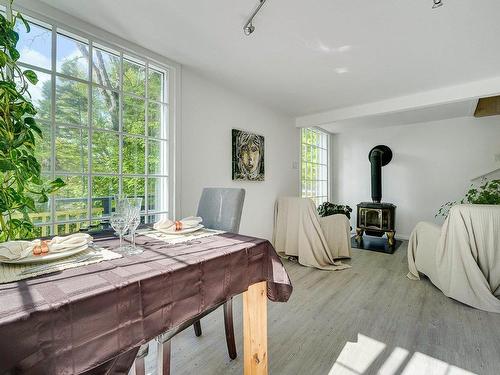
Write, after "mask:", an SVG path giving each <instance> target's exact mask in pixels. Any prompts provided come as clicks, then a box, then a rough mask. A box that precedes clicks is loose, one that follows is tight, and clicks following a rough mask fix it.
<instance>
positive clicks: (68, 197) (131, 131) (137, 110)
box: [17, 17, 169, 235]
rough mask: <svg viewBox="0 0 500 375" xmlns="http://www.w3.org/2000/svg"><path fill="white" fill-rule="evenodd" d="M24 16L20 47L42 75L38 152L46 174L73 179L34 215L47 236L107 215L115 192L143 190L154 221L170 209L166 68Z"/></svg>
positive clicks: (37, 100)
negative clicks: (41, 131)
mask: <svg viewBox="0 0 500 375" xmlns="http://www.w3.org/2000/svg"><path fill="white" fill-rule="evenodd" d="M26 18H27V19H28V20H29V23H30V26H31V32H29V33H26V29H25V28H24V27H23V25H22V24H19V25H18V28H17V29H18V32H19V36H20V39H19V43H18V50H19V51H20V53H21V57H20V60H19V61H20V64H21V65H22V66H23V67H25V68H29V69H32V70H34V71H35V72H36V73H37V75H38V78H39V82H38V84H37V85H36V86H31V87H30V90H29V91H30V93H31V96H32V101H33V104H34V105H35V107H36V108H37V110H38V114H37V121H38V123H39V125H40V126H41V128H42V129H43V133H44V139H43V141H39V144H38V147H37V154H38V155H37V157H38V159H39V160H40V161H41V164H42V173H43V175H44V176H45V177H46V178H47V179H49V178H50V179H54V178H57V177H61V178H62V179H63V180H64V181H65V182H66V183H67V186H65V187H64V188H62V189H61V190H60V191H58V192H57V193H56V194H55V196H54V197H52V198H51V199H50V201H49V202H48V203H46V204H43V205H39V207H38V211H39V213H37V214H33V215H32V219H33V221H34V223H35V224H36V225H37V226H39V227H40V228H41V229H40V232H41V234H43V235H47V234H60V233H68V232H73V231H76V230H78V229H79V228H80V226H81V225H82V224H83V223H85V224H88V223H90V222H96V221H100V220H101V219H102V218H103V217H106V216H107V215H109V213H110V210H111V202H112V198H113V196H114V194H117V193H124V194H126V195H129V196H137V197H143V211H142V214H143V217H144V221H146V222H148V221H152V220H155V219H156V218H157V217H158V216H163V215H166V214H168V209H169V205H168V185H169V182H168V149H169V143H168V134H169V129H168V69H167V68H165V67H161V66H159V65H158V64H155V63H153V62H151V61H149V60H148V59H146V58H144V57H139V56H133V55H132V54H130V53H127V52H125V51H123V50H121V49H119V48H113V46H110V45H103V44H100V43H99V42H97V41H94V40H90V39H87V38H85V37H81V36H79V35H75V34H72V33H70V32H67V31H65V30H64V29H60V28H58V27H56V26H55V25H50V24H46V23H43V22H41V21H38V20H36V19H33V18H30V17H26Z"/></svg>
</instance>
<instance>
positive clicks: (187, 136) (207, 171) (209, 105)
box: [180, 68, 299, 239]
mask: <svg viewBox="0 0 500 375" xmlns="http://www.w3.org/2000/svg"><path fill="white" fill-rule="evenodd" d="M232 128H238V129H244V130H249V131H253V132H255V133H258V134H261V135H263V136H264V137H265V181H264V182H242V181H232V179H231V129H232ZM181 139H182V140H181V161H180V163H181V164H180V174H181V178H182V180H181V189H180V194H181V211H182V214H183V216H185V215H191V214H195V213H196V208H197V205H198V200H199V198H200V194H201V190H202V188H203V187H238V188H240V187H241V188H244V189H246V198H245V205H244V208H243V217H242V220H241V227H240V233H242V234H248V235H253V236H258V237H263V238H266V239H271V237H272V231H273V219H274V202H275V200H276V198H277V197H278V196H282V195H298V194H299V191H298V189H299V171H298V169H292V163H293V162H294V161H295V162H298V161H299V130H298V129H297V128H295V124H294V120H293V119H292V118H289V117H286V116H283V115H281V114H278V113H276V112H273V111H271V110H269V109H267V108H264V107H263V106H261V105H259V104H256V103H252V102H250V101H249V100H248V99H246V98H244V97H242V96H240V95H238V94H235V93H233V92H230V91H228V90H226V89H224V88H222V87H220V86H217V85H215V84H213V83H211V82H209V81H208V80H206V79H205V78H202V77H200V76H198V75H197V74H196V73H194V72H192V71H191V70H189V69H186V68H183V70H182V129H181Z"/></svg>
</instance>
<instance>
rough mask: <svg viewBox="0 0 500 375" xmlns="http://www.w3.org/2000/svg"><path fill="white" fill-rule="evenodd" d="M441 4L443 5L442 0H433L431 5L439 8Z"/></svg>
mask: <svg viewBox="0 0 500 375" xmlns="http://www.w3.org/2000/svg"><path fill="white" fill-rule="evenodd" d="M442 5H443V1H442V0H434V5H433V6H432V9H436V8H439V7H440V6H442Z"/></svg>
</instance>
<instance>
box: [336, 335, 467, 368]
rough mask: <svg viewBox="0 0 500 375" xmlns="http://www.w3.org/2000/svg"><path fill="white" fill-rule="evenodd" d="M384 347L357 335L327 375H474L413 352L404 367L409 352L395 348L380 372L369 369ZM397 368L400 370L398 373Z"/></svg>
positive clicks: (346, 346) (368, 338) (369, 338)
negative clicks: (366, 373) (367, 372)
mask: <svg viewBox="0 0 500 375" xmlns="http://www.w3.org/2000/svg"><path fill="white" fill-rule="evenodd" d="M386 348H387V345H386V344H384V343H383V342H380V341H377V340H375V339H373V338H371V337H368V336H365V335H363V334H361V333H358V340H357V342H354V343H353V342H347V343H346V344H345V346H344V348H343V349H342V351H341V352H340V355H339V356H338V358H337V360H336V361H335V363H334V364H333V366H332V368H331V369H330V371H329V373H328V375H362V374H364V373H365V372H366V371H368V370H369V369H370V373H374V372H375V371H376V373H377V374H379V375H396V374H399V373H400V374H401V375H422V374H425V375H474V373H473V372H470V371H467V370H464V369H462V368H460V367H457V366H453V365H451V364H449V363H447V362H444V361H441V360H439V359H437V358H434V357H431V356H429V355H426V354H423V353H420V352H415V353H414V354H413V355H412V356H411V358H410V359H409V360H408V363H406V366H404V368H403V365H404V364H405V362H406V361H407V359H408V357H409V355H410V352H409V351H408V350H406V349H404V348H400V347H395V348H394V349H392V351H391V353H390V354H389V355H388V356H387V359H386V360H385V361H384V363H383V364H382V365H381V366H380V368H379V369H378V370H377V369H374V368H370V366H372V364H373V363H374V362H375V360H376V359H377V358H378V357H379V356H380V355H381V354H382V352H384V351H385V350H386ZM401 368H403V369H402V370H401Z"/></svg>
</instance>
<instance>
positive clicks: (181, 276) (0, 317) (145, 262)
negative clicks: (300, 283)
mask: <svg viewBox="0 0 500 375" xmlns="http://www.w3.org/2000/svg"><path fill="white" fill-rule="evenodd" d="M95 242H96V244H98V245H99V246H102V247H105V248H109V249H113V248H115V247H117V244H118V240H117V239H116V238H115V237H113V236H110V235H109V234H108V235H102V236H100V237H95ZM137 244H138V245H140V246H142V247H144V248H145V251H144V252H143V253H142V254H140V255H134V256H126V257H124V258H121V259H116V260H112V261H105V262H101V263H96V264H92V265H88V266H83V267H79V268H73V269H69V270H65V271H63V272H60V273H57V274H51V275H48V276H42V277H39V278H35V279H29V280H23V281H18V282H14V283H9V284H3V285H0V337H2V340H0V373H4V372H6V371H9V370H10V371H12V372H13V373H29V374H41V373H45V374H72V373H84V372H88V373H92V374H94V373H127V372H128V369H129V368H130V367H131V365H132V363H133V361H134V358H135V354H136V353H137V350H138V348H139V346H140V345H141V344H144V343H146V342H148V341H149V340H151V339H153V338H154V337H156V336H158V335H159V334H161V333H163V332H165V331H167V330H169V329H173V328H175V327H177V326H179V325H180V324H182V323H183V322H186V321H188V320H190V319H192V318H194V317H196V316H197V315H199V314H200V313H203V312H204V311H207V310H209V309H210V308H212V307H214V306H216V305H218V304H220V303H221V302H223V301H224V300H226V299H228V298H230V297H232V296H235V295H237V294H240V293H243V292H244V298H243V303H244V306H243V313H244V317H243V321H244V343H245V348H244V357H245V360H244V366H245V373H246V374H247V373H248V374H250V373H251V374H265V373H267V320H266V319H267V317H266V296H267V298H269V299H270V300H271V301H277V302H286V301H287V300H288V298H289V297H290V294H291V293H292V285H291V283H290V279H289V277H288V274H287V272H286V270H285V268H284V267H283V265H282V263H281V261H280V259H279V257H278V256H277V254H276V252H275V251H274V249H273V247H272V245H271V244H270V243H269V242H268V241H266V240H262V239H258V238H253V237H247V236H242V235H235V234H229V233H227V234H218V235H215V236H211V237H206V238H201V239H199V240H197V241H191V242H188V243H180V244H175V245H172V244H168V243H165V242H164V241H161V240H159V239H152V238H149V237H145V236H141V237H139V238H138V239H137Z"/></svg>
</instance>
